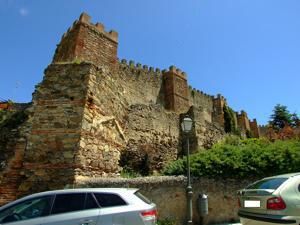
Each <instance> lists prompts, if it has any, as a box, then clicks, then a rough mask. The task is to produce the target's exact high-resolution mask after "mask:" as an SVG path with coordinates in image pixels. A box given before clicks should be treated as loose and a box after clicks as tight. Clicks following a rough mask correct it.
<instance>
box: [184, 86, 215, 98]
mask: <svg viewBox="0 0 300 225" xmlns="http://www.w3.org/2000/svg"><path fill="white" fill-rule="evenodd" d="M189 92H190V96H191V97H192V98H203V99H206V100H207V101H212V100H213V99H214V96H213V95H209V94H206V93H204V92H203V91H200V90H198V89H196V88H192V87H191V86H189Z"/></svg>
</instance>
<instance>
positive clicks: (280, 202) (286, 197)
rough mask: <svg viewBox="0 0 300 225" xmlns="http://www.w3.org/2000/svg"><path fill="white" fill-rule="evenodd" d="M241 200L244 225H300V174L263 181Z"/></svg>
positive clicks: (243, 194) (244, 193)
mask: <svg viewBox="0 0 300 225" xmlns="http://www.w3.org/2000/svg"><path fill="white" fill-rule="evenodd" d="M238 197H239V205H240V209H239V212H238V215H239V217H240V220H241V223H242V224H243V225H246V224H247V225H275V224H276V225H278V224H291V225H299V224H300V173H293V174H283V175H279V176H274V177H268V178H264V179H262V180H259V181H257V182H255V183H253V184H251V185H249V186H248V187H246V188H245V189H242V190H240V191H239V192H238Z"/></svg>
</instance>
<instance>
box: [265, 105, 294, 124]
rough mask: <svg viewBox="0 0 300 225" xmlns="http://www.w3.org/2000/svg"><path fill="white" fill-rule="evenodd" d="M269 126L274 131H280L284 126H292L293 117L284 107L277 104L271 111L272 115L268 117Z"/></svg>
mask: <svg viewBox="0 0 300 225" xmlns="http://www.w3.org/2000/svg"><path fill="white" fill-rule="evenodd" d="M270 119H271V120H270V121H269V124H270V125H271V126H272V127H273V128H274V129H275V130H280V129H282V128H283V127H284V126H285V124H288V125H290V126H292V125H293V115H292V114H291V113H290V112H289V110H288V109H287V107H286V106H284V105H280V104H277V105H276V106H275V107H274V109H273V114H272V115H271V116H270Z"/></svg>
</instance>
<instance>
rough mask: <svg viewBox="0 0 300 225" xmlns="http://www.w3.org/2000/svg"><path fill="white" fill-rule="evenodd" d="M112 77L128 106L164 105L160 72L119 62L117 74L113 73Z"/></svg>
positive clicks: (130, 63)
mask: <svg viewBox="0 0 300 225" xmlns="http://www.w3.org/2000/svg"><path fill="white" fill-rule="evenodd" d="M112 76H113V77H114V79H116V80H117V82H118V83H119V86H120V91H122V93H123V94H124V98H126V99H127V102H128V104H129V105H132V104H161V105H164V95H163V90H162V88H163V87H162V82H163V80H162V72H161V70H159V69H154V68H153V67H148V66H146V65H144V66H142V65H141V64H139V63H138V64H134V62H133V61H130V62H129V63H127V61H126V60H122V61H121V62H119V70H118V72H116V73H113V74H112Z"/></svg>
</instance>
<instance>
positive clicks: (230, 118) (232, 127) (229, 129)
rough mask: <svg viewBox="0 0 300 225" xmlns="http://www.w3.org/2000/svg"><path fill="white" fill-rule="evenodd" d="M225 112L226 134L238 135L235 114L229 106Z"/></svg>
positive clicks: (225, 108)
mask: <svg viewBox="0 0 300 225" xmlns="http://www.w3.org/2000/svg"><path fill="white" fill-rule="evenodd" d="M223 111H224V120H225V121H224V123H225V124H224V129H225V132H226V133H234V134H238V131H237V129H236V121H235V119H234V117H235V112H234V111H233V110H232V109H231V108H230V107H229V106H227V105H225V106H224V108H223Z"/></svg>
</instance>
